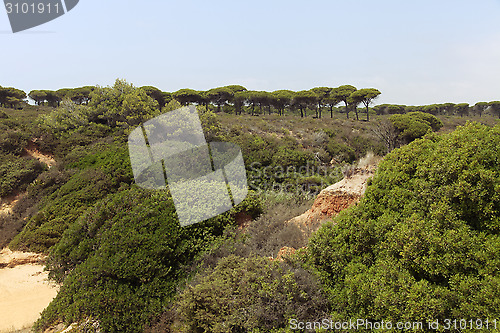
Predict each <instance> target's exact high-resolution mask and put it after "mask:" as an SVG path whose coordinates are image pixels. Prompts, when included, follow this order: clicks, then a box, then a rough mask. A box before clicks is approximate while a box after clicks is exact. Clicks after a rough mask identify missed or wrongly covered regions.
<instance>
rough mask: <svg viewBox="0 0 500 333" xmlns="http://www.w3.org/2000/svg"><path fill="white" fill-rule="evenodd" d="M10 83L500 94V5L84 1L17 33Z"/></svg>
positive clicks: (9, 37) (494, 1)
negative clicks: (120, 81)
mask: <svg viewBox="0 0 500 333" xmlns="http://www.w3.org/2000/svg"><path fill="white" fill-rule="evenodd" d="M0 40H1V44H0V45H1V49H0V59H1V66H0V85H2V86H14V87H16V88H19V89H23V90H25V91H27V92H29V91H30V90H32V89H53V90H56V89H59V88H65V87H77V86H83V85H96V84H98V85H102V86H107V85H111V84H113V82H114V80H115V79H116V78H124V79H126V80H127V81H129V82H132V83H133V84H134V85H136V86H142V85H153V86H156V87H158V88H160V89H162V90H164V91H175V90H178V89H181V88H193V89H198V90H206V89H209V88H213V87H217V86H222V85H228V84H241V85H244V86H246V87H247V88H248V89H252V90H268V91H272V90H277V89H292V90H303V89H310V88H313V87H316V86H331V87H336V86H339V85H342V84H352V85H355V86H356V87H358V88H365V87H375V88H378V89H380V90H381V92H382V95H381V97H380V99H379V100H378V101H377V104H380V103H398V104H407V105H419V104H430V103H442V102H454V103H459V102H466V103H470V104H474V103H476V102H478V101H491V100H500V0H475V1H472V0H467V1H465V0H421V1H409V0H349V1H347V0H345V1H336V0H331V1H326V0H309V1H295V0H267V1H262V0H251V1H238V0H232V1H222V0H212V1H207V0H205V1H201V0H200V1H198V0H184V1H160V0H149V1H148V0H146V1H128V0H120V1H119V0H104V1H97V0H80V3H79V4H78V6H76V7H75V8H74V9H73V10H72V11H70V12H69V13H68V14H66V15H64V16H63V17H61V18H59V19H56V20H54V21H52V22H49V23H47V24H45V25H42V26H39V27H36V28H33V29H31V30H29V31H27V32H21V33H17V34H12V32H11V30H10V26H9V22H8V18H7V14H6V12H5V11H4V10H3V8H0Z"/></svg>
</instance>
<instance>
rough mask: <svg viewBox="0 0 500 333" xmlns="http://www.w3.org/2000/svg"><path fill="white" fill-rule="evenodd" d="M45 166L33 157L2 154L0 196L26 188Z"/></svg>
mask: <svg viewBox="0 0 500 333" xmlns="http://www.w3.org/2000/svg"><path fill="white" fill-rule="evenodd" d="M43 170H44V166H43V165H42V164H41V163H40V162H38V160H36V159H33V158H24V157H23V158H20V157H15V156H9V155H7V156H5V155H4V156H2V163H1V164H0V197H5V196H7V195H9V194H12V193H14V192H22V191H24V190H25V189H26V187H27V186H28V184H29V183H31V182H32V181H33V180H34V179H35V178H36V177H37V176H38V175H39V174H40V173H42V171H43Z"/></svg>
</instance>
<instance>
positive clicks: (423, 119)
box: [389, 111, 443, 143]
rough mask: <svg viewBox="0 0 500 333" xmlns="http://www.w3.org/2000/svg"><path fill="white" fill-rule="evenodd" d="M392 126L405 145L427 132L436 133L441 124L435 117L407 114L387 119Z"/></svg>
mask: <svg viewBox="0 0 500 333" xmlns="http://www.w3.org/2000/svg"><path fill="white" fill-rule="evenodd" d="M389 120H390V121H391V123H392V125H393V126H394V127H395V128H396V130H397V131H398V132H399V137H400V139H402V140H403V141H404V142H405V143H409V142H411V141H413V140H415V139H417V138H421V137H422V136H424V135H425V134H426V133H427V132H429V131H437V130H439V129H440V128H441V127H443V123H442V122H441V120H439V119H438V118H437V117H436V116H434V115H432V114H429V113H425V112H420V111H417V112H409V113H406V114H395V115H392V116H390V117H389Z"/></svg>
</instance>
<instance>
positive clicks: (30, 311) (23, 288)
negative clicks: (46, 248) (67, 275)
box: [0, 249, 58, 333]
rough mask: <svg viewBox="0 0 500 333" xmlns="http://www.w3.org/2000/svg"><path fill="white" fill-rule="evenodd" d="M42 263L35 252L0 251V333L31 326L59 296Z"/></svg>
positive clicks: (40, 257)
mask: <svg viewBox="0 0 500 333" xmlns="http://www.w3.org/2000/svg"><path fill="white" fill-rule="evenodd" d="M42 260H43V257H42V256H40V255H37V254H34V253H21V252H12V251H10V250H9V249H4V250H2V251H1V252H0V267H3V268H0V333H5V332H13V331H16V330H20V329H23V328H27V327H31V326H32V325H33V323H34V322H35V321H36V320H37V319H38V317H39V316H40V313H41V312H42V310H43V309H45V308H46V307H47V305H49V303H50V301H52V299H53V298H54V297H55V296H56V295H57V291H58V287H57V285H54V284H52V283H49V282H48V281H47V276H48V274H47V272H44V271H43V267H44V265H43V264H42V262H41V261H42Z"/></svg>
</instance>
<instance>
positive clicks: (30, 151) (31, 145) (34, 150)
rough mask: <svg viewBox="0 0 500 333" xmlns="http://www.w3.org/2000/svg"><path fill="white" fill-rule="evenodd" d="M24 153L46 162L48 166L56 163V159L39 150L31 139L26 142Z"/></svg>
mask: <svg viewBox="0 0 500 333" xmlns="http://www.w3.org/2000/svg"><path fill="white" fill-rule="evenodd" d="M26 154H28V155H30V156H32V157H34V158H36V159H37V160H39V161H40V162H41V163H44V164H46V165H47V166H48V167H49V168H50V167H52V166H54V165H56V160H54V158H53V157H52V156H50V155H47V154H42V153H41V152H39V151H38V149H37V148H36V145H35V143H34V142H33V141H30V142H29V143H28V146H27V147H26Z"/></svg>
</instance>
